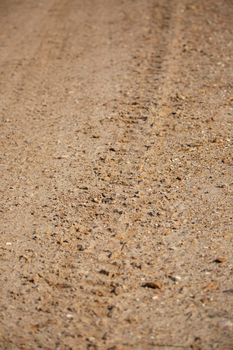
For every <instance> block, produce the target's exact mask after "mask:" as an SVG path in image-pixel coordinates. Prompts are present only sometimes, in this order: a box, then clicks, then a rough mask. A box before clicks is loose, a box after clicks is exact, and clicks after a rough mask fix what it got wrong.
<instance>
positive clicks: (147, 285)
mask: <svg viewBox="0 0 233 350" xmlns="http://www.w3.org/2000/svg"><path fill="white" fill-rule="evenodd" d="M141 286H142V287H143V288H151V289H161V288H162V285H161V283H160V282H159V281H154V282H144V283H143V284H142V285H141Z"/></svg>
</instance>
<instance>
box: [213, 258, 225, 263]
mask: <svg viewBox="0 0 233 350" xmlns="http://www.w3.org/2000/svg"><path fill="white" fill-rule="evenodd" d="M225 260H226V259H225V258H223V257H218V258H216V259H214V260H213V262H214V263H216V264H222V263H224V261H225Z"/></svg>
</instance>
